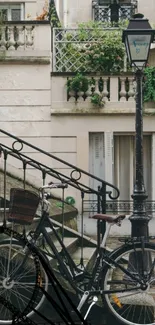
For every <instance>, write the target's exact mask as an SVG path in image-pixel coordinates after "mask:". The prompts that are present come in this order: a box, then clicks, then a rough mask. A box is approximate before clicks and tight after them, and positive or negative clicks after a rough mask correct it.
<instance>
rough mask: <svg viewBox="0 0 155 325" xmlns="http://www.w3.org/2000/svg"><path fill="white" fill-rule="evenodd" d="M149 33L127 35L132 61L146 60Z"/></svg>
mask: <svg viewBox="0 0 155 325" xmlns="http://www.w3.org/2000/svg"><path fill="white" fill-rule="evenodd" d="M150 42H151V35H150V34H149V35H128V45H129V50H130V55H131V60H132V61H143V62H144V61H146V60H147V58H148V52H149V49H150Z"/></svg>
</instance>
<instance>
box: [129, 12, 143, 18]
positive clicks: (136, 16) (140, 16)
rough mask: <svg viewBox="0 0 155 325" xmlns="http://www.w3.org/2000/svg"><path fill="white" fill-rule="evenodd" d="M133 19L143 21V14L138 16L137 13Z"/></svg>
mask: <svg viewBox="0 0 155 325" xmlns="http://www.w3.org/2000/svg"><path fill="white" fill-rule="evenodd" d="M132 18H133V19H143V18H144V15H143V14H140V13H137V14H135V15H133V16H132Z"/></svg>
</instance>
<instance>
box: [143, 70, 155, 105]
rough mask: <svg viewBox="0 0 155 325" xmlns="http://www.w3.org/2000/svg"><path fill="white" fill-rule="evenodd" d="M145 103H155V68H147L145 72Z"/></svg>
mask: <svg viewBox="0 0 155 325" xmlns="http://www.w3.org/2000/svg"><path fill="white" fill-rule="evenodd" d="M143 91H144V96H143V99H144V102H152V101H155V67H149V66H148V67H146V68H145V70H144V86H143Z"/></svg>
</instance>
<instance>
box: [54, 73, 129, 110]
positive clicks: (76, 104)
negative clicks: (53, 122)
mask: <svg viewBox="0 0 155 325" xmlns="http://www.w3.org/2000/svg"><path fill="white" fill-rule="evenodd" d="M85 77H86V78H87V79H88V80H89V85H90V86H89V88H88V90H87V91H77V92H76V91H69V90H68V89H67V83H68V80H71V79H72V78H74V76H73V75H71V74H67V73H52V109H51V114H52V115H65V114H68V115H81V114H85V115H94V114H95V115H103V114H133V113H135V98H134V96H135V84H134V76H133V74H126V73H124V74H122V75H104V74H98V75H95V74H93V75H90V74H89V75H87V74H85ZM91 80H92V81H93V87H92V86H91V84H92V83H91V82H90V81H91ZM94 93H95V94H99V95H100V96H101V97H102V98H103V102H104V106H103V107H99V106H98V105H94V104H92V102H91V98H92V95H93V94H94Z"/></svg>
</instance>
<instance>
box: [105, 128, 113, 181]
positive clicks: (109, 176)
mask: <svg viewBox="0 0 155 325" xmlns="http://www.w3.org/2000/svg"><path fill="white" fill-rule="evenodd" d="M104 136H105V181H107V182H108V183H111V184H113V165H114V161H113V156H114V155H113V150H114V147H113V132H105V134H104Z"/></svg>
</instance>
